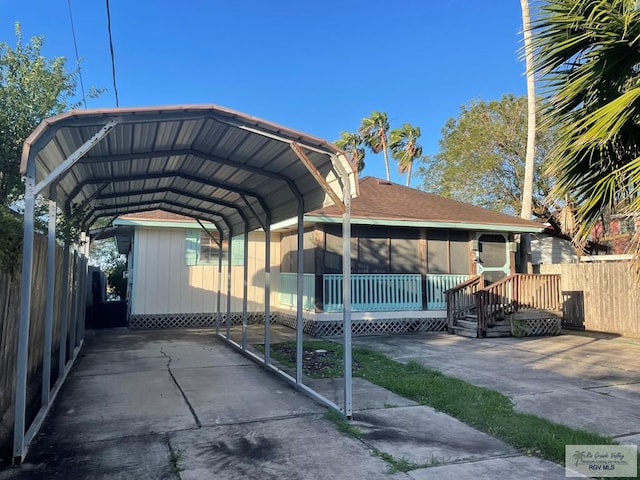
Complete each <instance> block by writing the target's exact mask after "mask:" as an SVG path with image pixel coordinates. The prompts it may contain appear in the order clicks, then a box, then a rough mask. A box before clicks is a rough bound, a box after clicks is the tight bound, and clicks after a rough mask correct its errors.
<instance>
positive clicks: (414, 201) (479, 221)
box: [307, 177, 544, 232]
mask: <svg viewBox="0 0 640 480" xmlns="http://www.w3.org/2000/svg"><path fill="white" fill-rule="evenodd" d="M340 217H341V212H340V211H339V210H338V209H337V208H334V207H333V206H328V207H324V208H320V209H317V210H314V211H312V212H310V213H309V214H308V215H307V220H312V221H320V222H321V221H338V220H339V218H340ZM351 218H352V223H354V224H355V223H361V224H362V223H372V224H380V225H384V224H386V225H398V226H401V225H407V226H425V227H446V228H465V229H468V228H475V229H480V230H482V229H486V230H502V231H504V230H507V231H513V232H540V231H542V230H543V229H544V226H543V225H540V224H539V223H536V222H534V221H529V220H523V219H521V218H517V217H512V216H510V215H506V214H504V213H500V212H496V211H493V210H487V209H485V208H481V207H476V206H473V205H470V204H468V203H463V202H458V201H457V200H452V199H450V198H446V197H442V196H440V195H435V194H433V193H428V192H424V191H422V190H417V189H415V188H410V187H405V186H403V185H399V184H396V183H391V182H387V181H385V180H381V179H379V178H374V177H364V178H362V179H360V193H359V196H358V197H357V198H354V199H353V200H352V202H351Z"/></svg>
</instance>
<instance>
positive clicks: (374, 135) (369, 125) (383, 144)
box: [358, 112, 391, 182]
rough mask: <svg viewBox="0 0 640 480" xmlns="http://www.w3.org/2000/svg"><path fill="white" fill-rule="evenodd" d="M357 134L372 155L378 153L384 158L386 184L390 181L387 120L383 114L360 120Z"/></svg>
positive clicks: (375, 113) (374, 114)
mask: <svg viewBox="0 0 640 480" xmlns="http://www.w3.org/2000/svg"><path fill="white" fill-rule="evenodd" d="M358 134H359V135H360V136H361V137H362V139H363V141H364V143H365V145H366V146H367V147H369V149H371V151H372V152H373V153H380V152H382V155H383V156H384V167H385V170H386V173H387V182H390V181H391V170H389V153H388V151H387V146H388V143H389V141H388V134H389V119H388V118H387V114H386V113H384V112H373V113H372V114H371V116H370V117H366V118H363V119H362V122H361V123H360V129H359V130H358Z"/></svg>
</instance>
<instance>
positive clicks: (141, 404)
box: [44, 370, 196, 442]
mask: <svg viewBox="0 0 640 480" xmlns="http://www.w3.org/2000/svg"><path fill="white" fill-rule="evenodd" d="M195 425H196V424H195V421H194V418H193V416H192V415H191V412H190V411H189V408H188V406H187V404H186V402H185V401H184V399H183V398H182V395H181V394H180V391H179V390H178V388H177V387H176V386H175V384H174V383H173V380H172V379H171V377H170V376H169V373H168V372H167V371H166V370H165V371H147V372H136V373H123V374H115V375H96V376H90V377H86V376H85V377H70V378H69V379H68V380H67V384H66V385H65V388H64V389H63V391H62V392H61V393H60V395H59V397H58V401H57V402H56V405H55V406H54V408H53V412H52V414H51V415H50V421H49V422H47V424H46V426H45V429H44V431H45V432H46V433H47V434H49V435H52V434H56V435H59V436H60V438H61V439H65V438H72V439H74V441H77V442H88V441H97V440H106V439H112V438H120V437H124V436H132V435H146V434H149V433H161V432H166V431H172V430H179V429H184V428H192V427H194V426H195Z"/></svg>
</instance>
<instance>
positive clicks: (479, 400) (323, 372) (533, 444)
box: [271, 340, 640, 471]
mask: <svg viewBox="0 0 640 480" xmlns="http://www.w3.org/2000/svg"><path fill="white" fill-rule="evenodd" d="M295 347H296V344H295V342H284V343H279V344H273V345H272V346H271V357H272V358H273V359H274V360H277V361H278V362H280V363H282V364H283V365H286V366H289V367H292V366H295V358H296V357H295ZM303 349H304V362H303V369H304V373H305V374H306V375H309V376H311V377H322V378H326V377H341V376H342V371H343V364H342V358H343V355H342V345H340V344H337V343H333V342H328V341H323V340H317V341H315V340H311V341H306V342H304V345H303ZM318 350H320V351H321V352H320V353H317V352H318ZM352 355H353V363H354V368H353V375H354V376H357V377H361V378H364V379H366V380H368V381H370V382H371V383H375V384H376V385H379V386H381V387H383V388H386V389H387V390H390V391H392V392H394V393H397V394H398V395H402V396H403V397H406V398H409V399H411V400H414V401H415V402H417V403H419V404H421V405H428V406H431V407H433V408H435V409H436V410H439V411H441V412H444V413H446V414H447V415H450V416H452V417H455V418H457V419H458V420H461V421H462V422H464V423H466V424H468V425H471V426H472V427H475V428H477V429H478V430H481V431H483V432H486V433H488V434H490V435H492V436H494V437H497V438H500V439H502V440H503V441H505V442H506V443H508V444H509V445H512V446H514V447H516V448H518V449H520V450H522V451H524V452H525V453H527V454H530V455H536V456H539V457H542V458H546V459H549V460H553V461H555V462H557V463H559V464H561V465H564V461H565V445H613V444H616V443H617V442H616V441H614V440H613V439H612V438H610V437H605V436H602V435H598V434H595V433H590V432H586V431H584V430H576V429H574V428H570V427H567V426H565V425H560V424H557V423H554V422H551V421H549V420H545V419H544V418H541V417H538V416H535V415H531V414H528V413H522V412H517V411H515V410H514V408H513V403H512V402H511V399H509V398H508V397H506V396H505V395H503V394H501V393H499V392H496V391H495V390H490V389H488V388H484V387H477V386H475V385H471V384H470V383H467V382H465V381H463V380H460V379H457V378H454V377H450V376H447V375H444V374H442V373H440V372H438V371H437V370H433V369H431V368H427V367H425V366H423V365H421V364H419V363H417V362H409V363H406V364H403V363H400V362H396V361H395V360H391V359H390V358H388V357H386V356H385V355H383V354H381V353H379V352H376V351H375V350H371V349H368V348H362V347H354V348H353V349H352ZM638 462H639V464H640V457H638ZM639 467H640V465H639ZM638 471H640V468H639V470H638Z"/></svg>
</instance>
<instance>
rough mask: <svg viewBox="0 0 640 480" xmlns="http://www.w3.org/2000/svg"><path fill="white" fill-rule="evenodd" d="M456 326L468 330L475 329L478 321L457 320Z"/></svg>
mask: <svg viewBox="0 0 640 480" xmlns="http://www.w3.org/2000/svg"><path fill="white" fill-rule="evenodd" d="M458 326H459V327H462V328H467V329H469V330H477V329H478V322H476V321H472V320H458Z"/></svg>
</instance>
